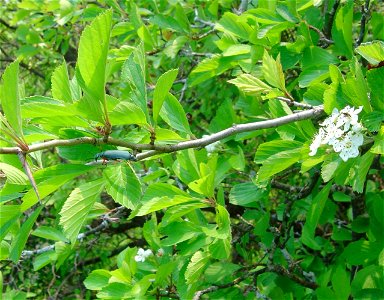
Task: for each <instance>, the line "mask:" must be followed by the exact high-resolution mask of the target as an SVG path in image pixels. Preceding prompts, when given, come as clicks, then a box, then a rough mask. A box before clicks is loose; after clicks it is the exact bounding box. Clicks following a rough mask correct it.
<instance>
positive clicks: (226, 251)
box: [208, 239, 232, 259]
mask: <svg viewBox="0 0 384 300" xmlns="http://www.w3.org/2000/svg"><path fill="white" fill-rule="evenodd" d="M208 249H209V253H210V254H211V256H212V258H214V259H228V258H229V256H230V255H231V249H232V248H231V242H230V240H228V239H226V240H223V239H217V240H216V241H215V242H213V243H212V244H210V245H209V247H208Z"/></svg>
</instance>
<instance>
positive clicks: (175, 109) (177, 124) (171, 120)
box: [160, 93, 191, 134]
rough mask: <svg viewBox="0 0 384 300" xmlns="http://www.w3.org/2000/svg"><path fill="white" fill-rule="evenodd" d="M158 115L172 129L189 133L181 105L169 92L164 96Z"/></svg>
mask: <svg viewBox="0 0 384 300" xmlns="http://www.w3.org/2000/svg"><path fill="white" fill-rule="evenodd" d="M160 116H161V118H162V119H163V120H164V121H165V122H166V123H167V124H168V125H169V126H171V127H172V129H174V130H178V131H181V132H185V133H189V134H191V129H190V128H189V123H188V120H187V117H186V114H185V111H184V109H183V106H182V105H181V104H180V102H179V101H178V100H177V99H176V97H175V96H173V95H172V94H170V93H168V95H167V97H166V98H165V101H164V103H163V106H162V108H161V111H160Z"/></svg>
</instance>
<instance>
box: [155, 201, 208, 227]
mask: <svg viewBox="0 0 384 300" xmlns="http://www.w3.org/2000/svg"><path fill="white" fill-rule="evenodd" d="M208 206H209V205H208V203H199V202H192V203H188V204H183V205H177V206H173V207H169V208H168V209H167V211H166V212H165V214H164V217H163V218H162V222H164V223H165V224H166V223H172V222H174V221H175V220H177V219H179V218H181V217H182V216H185V215H187V214H189V213H190V212H191V211H194V210H195V209H199V208H205V207H208Z"/></svg>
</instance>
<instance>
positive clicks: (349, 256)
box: [341, 239, 382, 266]
mask: <svg viewBox="0 0 384 300" xmlns="http://www.w3.org/2000/svg"><path fill="white" fill-rule="evenodd" d="M380 244H381V243H380V242H370V241H365V240H362V239H361V240H358V241H356V242H352V243H350V244H348V246H347V247H346V248H345V249H344V251H343V253H342V254H341V257H343V258H344V259H345V260H346V261H347V263H349V264H351V265H354V266H357V265H363V264H364V265H367V264H369V263H372V262H374V261H375V260H376V259H377V258H378V256H379V253H380V251H381V250H382V248H381V247H380Z"/></svg>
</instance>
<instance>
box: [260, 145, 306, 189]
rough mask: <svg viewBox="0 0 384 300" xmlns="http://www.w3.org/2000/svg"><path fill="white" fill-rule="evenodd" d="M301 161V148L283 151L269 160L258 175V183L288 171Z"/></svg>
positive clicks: (264, 163)
mask: <svg viewBox="0 0 384 300" xmlns="http://www.w3.org/2000/svg"><path fill="white" fill-rule="evenodd" d="M300 159H301V148H297V149H292V150H286V151H282V152H280V153H276V154H274V155H272V156H270V157H269V158H267V159H266V160H265V161H264V162H263V165H262V166H261V168H260V169H259V172H258V175H257V182H262V181H264V180H267V179H268V178H270V177H271V176H273V175H275V174H277V173H279V172H281V171H283V170H285V169H287V168H288V167H290V166H291V165H293V164H294V163H296V162H298V161H299V160H300Z"/></svg>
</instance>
